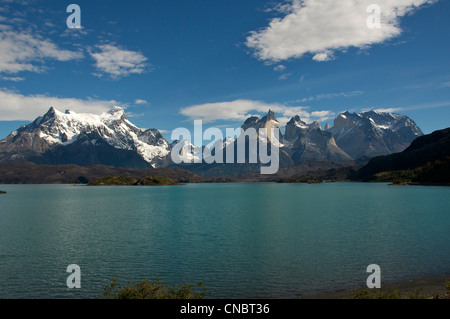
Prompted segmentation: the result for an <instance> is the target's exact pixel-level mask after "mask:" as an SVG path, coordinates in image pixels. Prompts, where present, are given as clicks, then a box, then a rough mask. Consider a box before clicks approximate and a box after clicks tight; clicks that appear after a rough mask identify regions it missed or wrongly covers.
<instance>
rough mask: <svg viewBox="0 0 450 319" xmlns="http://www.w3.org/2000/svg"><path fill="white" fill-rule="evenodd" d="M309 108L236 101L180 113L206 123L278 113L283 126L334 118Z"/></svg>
mask: <svg viewBox="0 0 450 319" xmlns="http://www.w3.org/2000/svg"><path fill="white" fill-rule="evenodd" d="M307 109H308V108H307V107H303V106H286V105H282V104H278V103H264V102H261V101H253V100H235V101H231V102H218V103H206V104H200V105H192V106H189V107H185V108H182V109H181V111H180V113H181V114H182V115H185V116H187V117H188V118H189V119H191V120H202V121H203V122H204V123H209V122H215V121H219V120H228V121H238V122H243V121H245V120H246V119H247V118H248V117H250V116H253V115H265V114H267V112H268V111H269V110H272V111H274V112H275V113H277V114H278V115H279V116H278V120H279V122H280V124H281V125H282V126H283V125H285V124H286V123H287V121H289V119H290V118H291V117H294V116H296V115H298V116H300V117H301V118H302V120H304V121H305V122H307V123H310V122H313V121H315V120H317V121H325V120H328V119H330V118H332V117H333V116H334V113H333V112H331V111H315V112H312V113H311V112H309V111H308V110H307Z"/></svg>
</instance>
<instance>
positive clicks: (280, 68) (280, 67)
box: [273, 64, 286, 72]
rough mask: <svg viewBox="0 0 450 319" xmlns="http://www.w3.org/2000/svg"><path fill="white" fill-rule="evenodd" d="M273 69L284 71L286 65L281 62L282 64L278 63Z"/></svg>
mask: <svg viewBox="0 0 450 319" xmlns="http://www.w3.org/2000/svg"><path fill="white" fill-rule="evenodd" d="M273 70H274V71H278V72H282V71H284V70H286V67H285V66H284V65H282V64H280V65H277V66H276V67H274V68H273Z"/></svg>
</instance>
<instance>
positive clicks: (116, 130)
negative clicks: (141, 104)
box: [16, 106, 170, 167]
mask: <svg viewBox="0 0 450 319" xmlns="http://www.w3.org/2000/svg"><path fill="white" fill-rule="evenodd" d="M21 132H24V133H25V132H26V133H28V134H34V135H37V136H38V137H39V138H41V139H43V140H44V141H46V142H47V143H48V144H49V145H50V146H51V147H52V146H53V147H56V146H69V145H71V144H73V143H75V142H77V141H80V140H87V141H89V142H90V143H91V144H92V145H94V146H95V145H96V144H97V143H99V141H100V140H101V141H103V142H106V143H107V144H108V145H110V146H112V147H114V148H116V149H121V150H128V151H135V152H137V153H138V154H139V155H140V156H141V157H142V158H143V159H144V160H145V161H146V162H148V163H150V164H151V165H152V166H153V167H157V166H158V162H159V161H160V160H161V159H162V158H164V157H166V156H167V155H168V154H169V153H170V145H169V143H168V142H167V141H166V140H165V138H164V137H163V136H162V135H161V133H160V132H159V131H158V130H156V129H150V130H144V129H140V128H138V127H136V126H135V125H134V124H132V123H131V122H130V121H128V119H127V117H126V113H125V110H124V109H123V108H121V107H118V106H115V107H113V108H112V109H111V110H109V111H107V112H104V113H101V114H98V115H97V114H89V113H76V112H74V111H72V110H66V111H65V112H61V111H59V110H57V109H55V108H54V107H51V108H50V109H49V111H48V112H47V113H46V114H45V115H44V116H42V117H38V118H37V119H36V120H35V121H34V122H33V123H31V124H29V125H27V126H24V127H22V128H21V129H19V130H18V131H17V132H16V134H20V133H21Z"/></svg>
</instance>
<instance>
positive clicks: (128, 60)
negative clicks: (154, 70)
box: [89, 44, 149, 79]
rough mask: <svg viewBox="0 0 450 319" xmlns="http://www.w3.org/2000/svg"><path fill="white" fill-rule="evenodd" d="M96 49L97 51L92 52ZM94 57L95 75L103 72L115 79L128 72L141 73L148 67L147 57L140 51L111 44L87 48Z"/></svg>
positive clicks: (126, 74)
mask: <svg viewBox="0 0 450 319" xmlns="http://www.w3.org/2000/svg"><path fill="white" fill-rule="evenodd" d="M94 51H97V52H94ZM89 53H90V55H91V56H92V57H93V58H94V59H95V61H96V64H95V66H96V67H97V69H98V71H99V72H97V73H96V74H95V75H97V76H99V77H101V76H103V75H104V74H107V75H109V76H110V77H112V78H114V79H117V78H120V77H125V76H128V75H130V74H141V73H144V72H145V71H146V69H147V68H148V67H149V64H148V63H147V60H148V59H147V58H146V57H145V56H144V55H143V54H142V53H140V52H135V51H129V50H125V49H121V48H119V47H117V46H115V45H113V44H101V45H96V46H95V50H93V49H92V48H91V49H90V50H89Z"/></svg>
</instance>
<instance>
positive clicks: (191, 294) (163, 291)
mask: <svg viewBox="0 0 450 319" xmlns="http://www.w3.org/2000/svg"><path fill="white" fill-rule="evenodd" d="M206 290H207V289H206V288H205V287H204V286H203V283H198V284H184V285H181V286H179V287H177V286H174V287H170V286H169V285H167V284H165V283H164V282H163V281H162V279H160V278H158V279H157V280H155V281H149V280H148V279H146V280H144V281H140V282H138V283H136V284H133V283H128V284H127V285H126V286H125V287H122V286H121V285H117V279H114V278H113V279H112V282H111V284H109V285H108V286H107V287H106V288H105V290H104V291H103V292H102V293H101V296H103V297H106V298H107V299H203V298H204V297H206V296H208V295H209V294H208V293H207V291H206Z"/></svg>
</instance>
